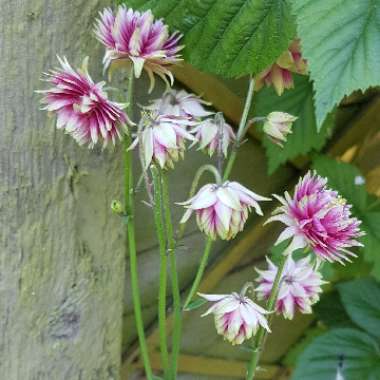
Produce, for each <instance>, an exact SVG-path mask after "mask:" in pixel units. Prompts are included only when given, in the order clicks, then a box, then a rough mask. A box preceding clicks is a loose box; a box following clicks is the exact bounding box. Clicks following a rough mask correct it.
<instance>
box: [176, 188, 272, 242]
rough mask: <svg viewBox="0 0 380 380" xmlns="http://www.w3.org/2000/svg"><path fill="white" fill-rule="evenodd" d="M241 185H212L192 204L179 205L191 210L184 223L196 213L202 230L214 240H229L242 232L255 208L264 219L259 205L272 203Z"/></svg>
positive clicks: (199, 192)
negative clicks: (250, 212)
mask: <svg viewBox="0 0 380 380" xmlns="http://www.w3.org/2000/svg"><path fill="white" fill-rule="evenodd" d="M269 200H270V199H269V198H265V197H262V196H261V195H258V194H256V193H254V192H252V191H250V190H248V189H247V188H245V187H244V186H242V185H240V184H239V183H238V182H229V181H226V182H224V183H223V184H221V185H218V184H208V185H205V186H203V187H202V188H201V189H200V190H199V191H198V193H197V194H196V195H195V196H194V197H192V198H190V199H189V200H187V201H185V202H183V203H179V204H180V205H183V206H184V207H185V208H187V210H186V212H185V214H184V215H183V217H182V219H181V221H180V223H185V222H186V221H187V220H188V219H189V218H190V216H191V214H192V213H193V212H195V214H196V219H197V224H198V227H199V229H200V230H201V231H202V232H204V233H205V234H206V235H207V236H209V237H211V238H212V239H216V236H217V235H218V236H219V237H220V238H221V239H222V240H229V239H232V238H234V237H235V236H236V234H237V233H238V232H239V231H242V230H243V228H244V224H245V222H246V221H247V218H248V214H249V211H250V210H251V207H254V209H255V211H256V213H257V214H259V215H263V213H262V211H261V208H260V206H259V203H258V202H259V201H269Z"/></svg>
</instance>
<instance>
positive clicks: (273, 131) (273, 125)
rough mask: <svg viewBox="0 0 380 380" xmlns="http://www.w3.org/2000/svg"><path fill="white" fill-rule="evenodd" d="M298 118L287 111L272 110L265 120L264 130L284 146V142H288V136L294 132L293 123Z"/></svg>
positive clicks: (275, 141)
mask: <svg viewBox="0 0 380 380" xmlns="http://www.w3.org/2000/svg"><path fill="white" fill-rule="evenodd" d="M296 120H297V117H296V116H292V115H290V114H288V113H285V112H271V113H270V114H269V115H268V116H267V117H266V121H265V122H264V126H263V131H264V133H265V134H266V135H267V136H268V137H269V139H270V140H271V141H272V142H274V143H275V144H277V145H279V146H280V147H281V148H283V144H282V143H283V142H286V136H287V135H288V134H290V133H292V124H293V123H294V122H295V121H296Z"/></svg>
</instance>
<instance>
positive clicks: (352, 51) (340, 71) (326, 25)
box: [292, 0, 380, 126]
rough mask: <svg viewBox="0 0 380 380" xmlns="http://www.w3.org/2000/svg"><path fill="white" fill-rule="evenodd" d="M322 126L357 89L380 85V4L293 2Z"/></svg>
mask: <svg viewBox="0 0 380 380" xmlns="http://www.w3.org/2000/svg"><path fill="white" fill-rule="evenodd" d="M292 5H293V11H294V14H295V15H296V17H297V24H298V36H299V37H300V38H301V40H302V48H303V49H302V53H303V56H304V57H305V58H306V59H307V61H308V66H309V70H310V75H311V78H312V79H313V81H314V88H315V104H316V115H317V124H318V126H321V125H322V122H323V120H324V119H325V117H326V115H327V114H328V113H329V112H330V111H331V110H332V109H333V108H334V106H335V105H336V104H337V103H338V102H339V101H340V100H341V99H342V98H343V97H344V96H345V95H349V94H350V93H352V92H353V91H354V90H357V89H362V90H365V89H366V88H368V87H370V86H375V85H380V70H379V62H380V38H379V34H380V3H379V0H360V1H352V0H318V1H315V0H293V1H292Z"/></svg>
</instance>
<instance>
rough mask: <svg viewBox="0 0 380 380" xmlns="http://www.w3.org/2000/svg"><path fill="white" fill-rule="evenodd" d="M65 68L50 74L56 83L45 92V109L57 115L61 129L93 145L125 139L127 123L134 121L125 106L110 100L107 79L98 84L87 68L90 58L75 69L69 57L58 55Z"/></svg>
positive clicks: (43, 91) (104, 144)
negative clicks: (79, 68) (123, 133)
mask: <svg viewBox="0 0 380 380" xmlns="http://www.w3.org/2000/svg"><path fill="white" fill-rule="evenodd" d="M58 60H59V63H60V64H61V68H57V69H56V70H51V71H50V72H49V73H46V74H45V75H46V76H47V78H48V79H47V81H48V82H49V83H51V84H52V85H53V87H52V88H49V89H47V90H40V91H37V92H39V93H43V94H44V97H43V98H42V100H41V102H42V103H43V104H45V106H44V107H43V108H42V109H43V110H47V111H49V112H55V113H56V114H57V128H58V129H61V128H63V129H64V130H65V131H66V132H67V133H69V134H70V135H71V136H72V137H73V138H74V139H75V140H76V141H77V142H78V144H79V145H83V144H88V145H89V147H90V148H93V147H94V146H95V144H96V143H98V141H101V140H102V141H103V147H104V146H106V145H107V143H108V142H109V141H112V143H113V144H115V143H116V140H117V139H119V140H121V139H122V131H123V130H126V125H125V124H126V123H129V124H131V125H132V124H133V123H132V122H131V121H130V120H129V118H128V117H127V115H126V114H125V113H124V112H123V110H122V108H123V107H125V105H123V104H120V103H116V102H112V101H110V100H108V98H107V93H106V91H105V89H104V85H105V82H99V83H94V81H93V80H92V78H91V77H90V75H89V73H88V71H87V59H85V60H84V62H83V66H82V69H81V70H78V71H75V70H74V69H73V68H72V67H71V66H70V64H69V63H68V61H67V59H66V58H60V57H58Z"/></svg>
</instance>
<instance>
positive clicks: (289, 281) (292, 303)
mask: <svg viewBox="0 0 380 380" xmlns="http://www.w3.org/2000/svg"><path fill="white" fill-rule="evenodd" d="M267 262H268V269H267V270H259V269H256V271H257V272H258V273H259V275H260V276H259V278H258V280H257V281H258V283H259V286H258V287H257V288H256V292H257V293H258V295H259V298H260V299H268V298H269V296H270V294H271V291H272V288H273V283H274V280H275V278H276V275H277V271H278V268H277V266H276V265H275V264H273V263H272V262H271V261H270V260H269V259H268V258H267ZM324 283H325V282H324V281H323V280H322V275H321V273H319V272H318V271H317V270H316V269H315V268H314V266H313V265H311V264H310V257H306V258H303V259H301V260H298V261H295V260H293V258H292V256H291V255H290V256H289V257H288V258H287V260H286V264H285V267H284V270H283V272H282V274H281V279H280V287H279V292H278V296H277V301H276V311H277V313H280V314H283V315H284V317H285V318H287V319H293V316H294V313H295V310H296V309H298V310H299V311H300V312H301V313H303V314H310V313H311V306H312V305H313V304H314V303H316V302H317V301H318V300H319V294H320V293H321V292H322V288H321V286H322V285H323V284H324Z"/></svg>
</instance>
